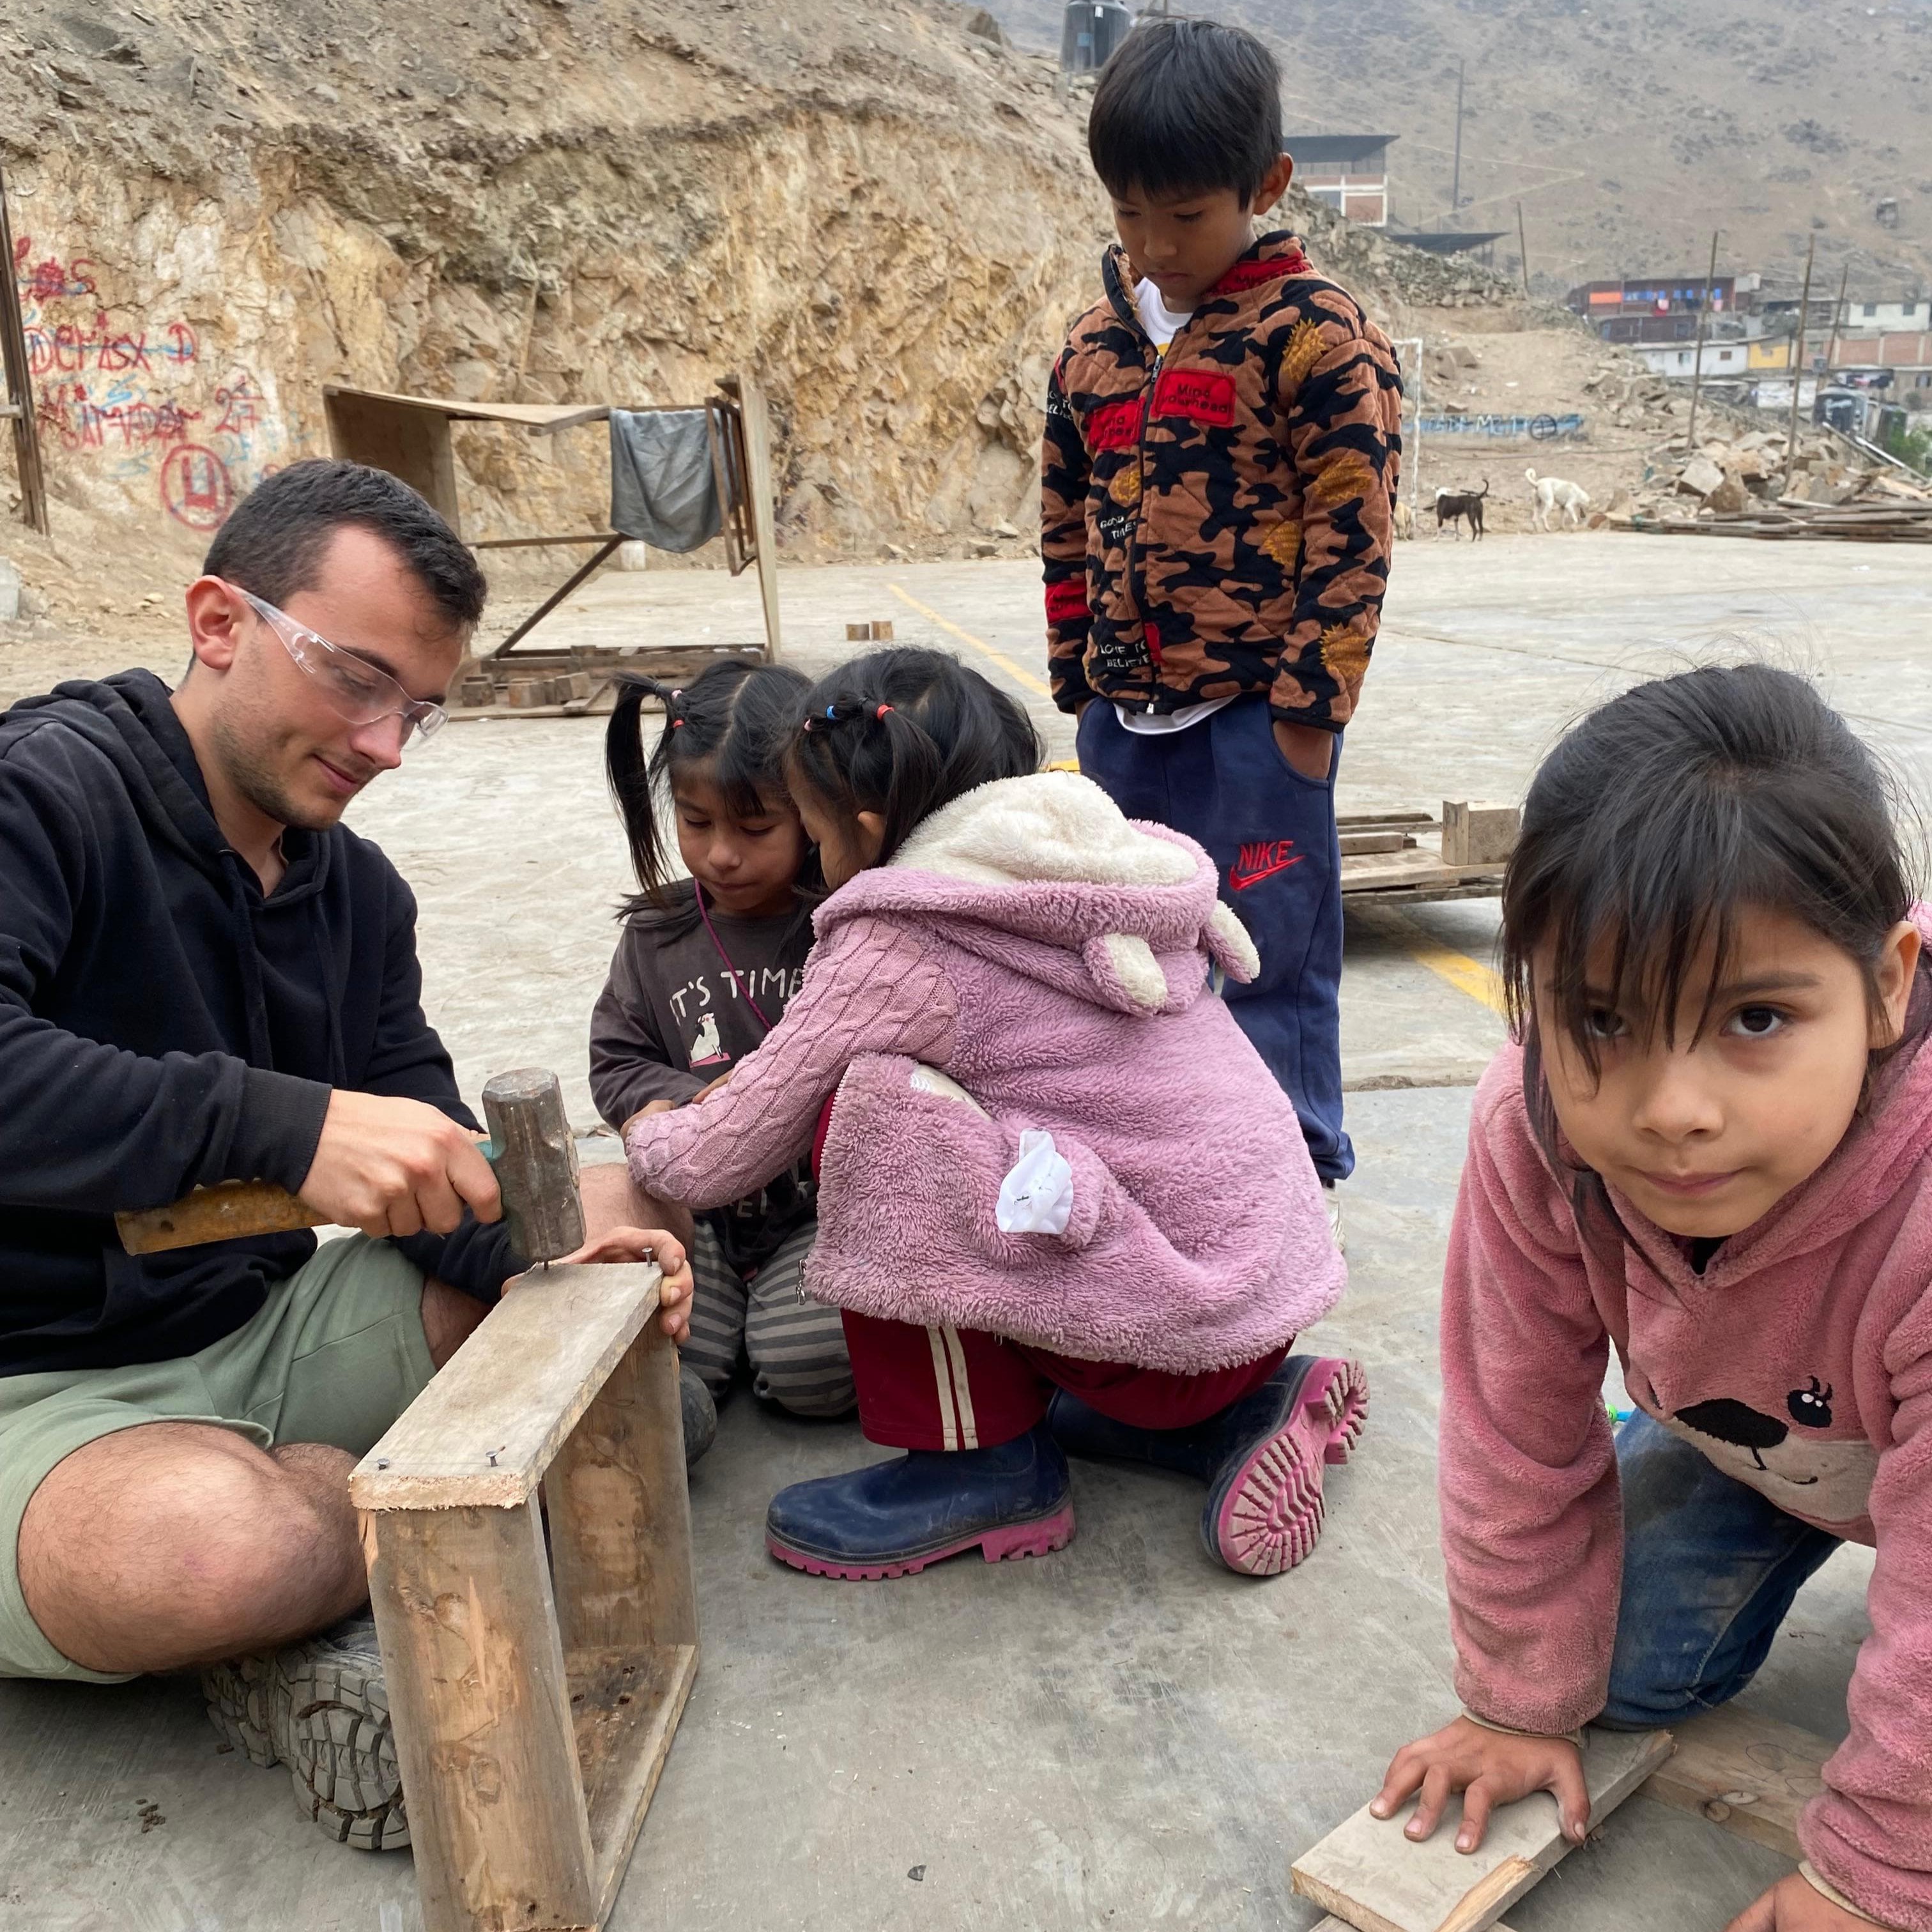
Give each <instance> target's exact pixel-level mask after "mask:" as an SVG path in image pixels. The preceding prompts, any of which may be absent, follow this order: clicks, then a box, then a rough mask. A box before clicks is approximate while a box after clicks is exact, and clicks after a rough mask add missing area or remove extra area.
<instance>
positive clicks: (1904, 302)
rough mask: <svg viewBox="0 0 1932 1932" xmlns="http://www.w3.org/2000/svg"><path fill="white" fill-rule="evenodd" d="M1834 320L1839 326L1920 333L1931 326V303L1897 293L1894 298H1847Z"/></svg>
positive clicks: (1922, 298) (1917, 297)
mask: <svg viewBox="0 0 1932 1932" xmlns="http://www.w3.org/2000/svg"><path fill="white" fill-rule="evenodd" d="M1838 323H1839V326H1841V328H1844V329H1863V330H1865V331H1867V332H1872V331H1877V332H1881V333H1882V332H1884V331H1885V330H1888V329H1903V330H1905V331H1906V332H1907V333H1909V334H1911V335H1920V334H1922V333H1923V332H1924V331H1925V330H1927V329H1932V302H1927V300H1926V299H1925V297H1924V296H1900V297H1899V298H1898V299H1897V300H1896V301H1885V300H1882V299H1881V300H1879V301H1878V302H1858V301H1848V302H1846V304H1845V308H1844V313H1843V314H1842V315H1841V316H1840V317H1839V318H1838Z"/></svg>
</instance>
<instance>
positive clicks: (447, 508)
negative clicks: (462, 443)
mask: <svg viewBox="0 0 1932 1932" xmlns="http://www.w3.org/2000/svg"><path fill="white" fill-rule="evenodd" d="M322 406H323V413H324V414H325V415H326V416H327V418H328V419H329V453H330V455H332V456H339V457H341V458H344V460H347V461H348V462H350V463H368V465H369V466H370V467H371V469H386V470H387V471H388V472H389V474H390V475H392V476H399V477H401V478H402V480H403V481H404V482H405V483H407V484H409V486H410V488H411V489H413V490H417V491H419V493H421V494H422V495H423V496H425V497H427V498H428V499H429V501H430V502H431V505H434V508H436V509H437V511H440V513H441V514H442V517H443V520H444V521H445V522H446V523H448V524H449V527H450V528H451V529H452V530H454V531H455V532H457V534H458V535H459V536H460V535H461V534H462V532H463V522H462V509H461V506H460V505H459V503H458V501H457V496H456V458H455V454H454V452H452V449H451V447H450V442H449V416H448V415H447V414H446V413H444V412H443V410H442V408H441V407H440V405H439V404H435V403H427V402H425V401H422V400H421V399H420V398H416V397H412V396H388V395H383V393H382V392H380V391H378V390H368V389H335V388H331V387H329V386H325V387H324V388H323V392H322Z"/></svg>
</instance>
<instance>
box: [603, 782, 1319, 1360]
mask: <svg viewBox="0 0 1932 1932" xmlns="http://www.w3.org/2000/svg"><path fill="white" fill-rule="evenodd" d="M814 925H815V929H816V932H817V945H816V947H814V950H813V952H812V954H811V959H810V960H809V962H808V964H807V965H806V967H805V983H804V985H803V986H802V989H801V990H800V991H799V993H798V995H796V998H794V999H793V1001H792V1002H791V1004H790V1006H789V1007H787V1009H786V1011H785V1014H784V1019H782V1020H781V1021H780V1022H779V1023H778V1025H777V1026H776V1027H775V1028H773V1029H772V1033H771V1034H770V1035H769V1037H768V1038H767V1039H766V1041H765V1042H764V1043H763V1045H762V1046H760V1048H759V1049H758V1050H757V1052H755V1053H754V1054H752V1055H750V1056H749V1057H748V1058H746V1059H745V1060H744V1061H742V1062H741V1063H740V1064H739V1067H738V1068H737V1070H736V1073H734V1074H733V1076H732V1079H731V1082H730V1085H728V1086H727V1087H725V1088H721V1089H720V1090H719V1091H718V1092H717V1093H716V1094H713V1095H712V1096H711V1097H710V1098H709V1099H707V1100H702V1101H699V1102H697V1103H694V1104H692V1105H691V1106H688V1107H685V1108H682V1109H679V1110H678V1111H677V1112H675V1113H671V1114H666V1115H655V1116H652V1118H649V1119H646V1120H642V1121H639V1122H638V1123H637V1124H636V1125H635V1126H634V1127H633V1128H632V1129H631V1132H630V1133H629V1135H628V1137H627V1143H626V1145H627V1147H628V1152H629V1154H630V1160H631V1172H632V1173H633V1174H634V1175H635V1177H636V1178H637V1181H639V1182H640V1184H642V1185H643V1186H644V1187H646V1188H648V1189H649V1190H651V1191H652V1192H653V1193H656V1194H658V1195H659V1196H662V1197H664V1198H665V1199H669V1200H673V1201H680V1202H685V1203H687V1204H688V1205H690V1206H691V1207H693V1208H708V1207H712V1206H715V1205H718V1204H719V1203H721V1202H727V1201H733V1200H736V1199H739V1197H740V1196H743V1195H745V1194H747V1193H750V1192H751V1190H754V1188H757V1187H760V1186H762V1185H763V1184H764V1183H765V1182H766V1181H769V1179H770V1178H772V1176H773V1175H775V1174H777V1173H778V1172H781V1171H782V1170H783V1169H784V1168H785V1167H786V1166H788V1165H789V1164H790V1163H792V1162H793V1161H794V1160H796V1159H797V1158H798V1157H799V1155H800V1154H802V1153H803V1152H804V1151H805V1150H806V1149H807V1148H809V1147H810V1145H811V1141H812V1136H813V1132H814V1127H815V1126H816V1124H817V1120H818V1117H819V1115H820V1112H821V1110H822V1109H823V1106H824V1103H825V1100H826V1097H827V1096H828V1095H830V1094H832V1093H834V1092H836V1094H837V1096H838V1099H837V1103H836V1105H835V1106H834V1108H833V1109H832V1116H831V1121H830V1124H829V1130H828V1131H827V1133H826V1139H825V1144H824V1150H823V1169H822V1173H821V1178H820V1193H819V1238H818V1243H817V1247H816V1248H815V1249H814V1250H813V1253H812V1256H811V1262H810V1263H809V1265H808V1271H807V1274H806V1283H807V1286H808V1288H809V1289H810V1290H811V1293H812V1294H813V1295H814V1296H816V1297H817V1298H818V1299H820V1300H821V1301H827V1302H831V1303H833V1304H836V1305H837V1306H838V1307H842V1308H850V1309H853V1310H856V1311H858V1312H859V1313H864V1314H867V1315H874V1316H882V1317H884V1318H885V1319H888V1320H892V1321H898V1322H919V1323H930V1324H941V1323H950V1324H951V1325H953V1326H955V1327H958V1328H979V1329H983V1330H987V1331H991V1332H992V1333H993V1334H998V1335H1004V1336H1007V1337H1010V1338H1011V1339H1013V1340H1016V1341H1020V1342H1025V1343H1032V1344H1034V1345H1035V1346H1039V1347H1042V1348H1046V1349H1054V1350H1055V1351H1058V1352H1060V1353H1061V1354H1064V1355H1075V1356H1080V1357H1083V1358H1087V1359H1089V1360H1093V1361H1115V1362H1125V1363H1131V1364H1135V1365H1136V1366H1139V1367H1143V1368H1150V1369H1160V1370H1169V1371H1172V1372H1174V1373H1180V1374H1196V1373H1202V1372H1205V1371H1207V1370H1215V1369H1221V1368H1226V1367H1232V1366H1233V1365H1235V1364H1238V1363H1242V1362H1247V1361H1253V1360H1255V1359H1256V1358H1258V1357H1259V1356H1261V1355H1265V1354H1266V1353H1267V1352H1269V1351H1270V1350H1271V1349H1276V1348H1278V1347H1280V1346H1282V1345H1283V1343H1286V1341H1288V1340H1289V1339H1290V1338H1291V1337H1293V1336H1294V1335H1295V1334H1298V1333H1299V1332H1300V1331H1301V1330H1302V1329H1304V1328H1307V1326H1308V1325H1309V1324H1310V1323H1311V1322H1315V1321H1316V1320H1318V1319H1319V1318H1320V1317H1321V1316H1322V1315H1324V1314H1325V1313H1327V1312H1328V1310H1329V1309H1330V1308H1331V1307H1333V1306H1334V1303H1335V1301H1336V1300H1337V1297H1338V1296H1339V1295H1340V1293H1341V1292H1342V1285H1343V1277H1344V1270H1343V1263H1342V1259H1341V1257H1340V1255H1338V1254H1337V1252H1336V1250H1335V1247H1334V1241H1332V1239H1331V1236H1330V1234H1329V1231H1328V1217H1327V1215H1326V1214H1325V1211H1324V1208H1323V1205H1322V1196H1321V1190H1320V1185H1319V1182H1318V1181H1317V1180H1316V1175H1315V1170H1314V1168H1313V1166H1312V1165H1311V1163H1310V1160H1309V1157H1308V1151H1307V1145H1306V1144H1305V1142H1304V1140H1303V1139H1302V1136H1301V1127H1300V1126H1299V1124H1298V1122H1297V1121H1296V1118H1295V1109H1294V1108H1293V1107H1292V1106H1291V1104H1290V1103H1289V1100H1288V1098H1287V1097H1286V1095H1285V1094H1283V1092H1282V1091H1281V1089H1280V1087H1278V1086H1277V1085H1276V1083H1275V1082H1274V1079H1273V1077H1272V1076H1271V1075H1270V1074H1269V1073H1268V1070H1267V1068H1266V1067H1265V1066H1264V1065H1263V1064H1262V1061H1261V1059H1260V1057H1259V1055H1257V1054H1256V1052H1255V1050H1254V1049H1253V1047H1251V1046H1250V1045H1249V1044H1248V1043H1247V1040H1246V1038H1245V1037H1244V1036H1243V1034H1242V1033H1241V1029H1240V1028H1238V1026H1236V1025H1235V1022H1234V1020H1233V1019H1232V1016H1230V1015H1229V1012H1228V1010H1227V1008H1226V1006H1225V1005H1224V1004H1223V1003H1222V1001H1220V999H1219V998H1216V997H1215V996H1214V995H1212V994H1211V992H1209V991H1208V986H1207V979H1208V968H1209V965H1210V962H1213V963H1214V964H1216V965H1219V966H1220V967H1221V968H1223V970H1224V971H1226V972H1227V973H1229V974H1230V975H1231V976H1232V977H1235V978H1236V979H1238V980H1246V979H1247V978H1249V977H1251V976H1252V974H1253V971H1254V970H1255V965H1256V957H1255V952H1254V948H1253V944H1252V942H1251V941H1250V939H1249V938H1248V935H1247V932H1245V930H1244V929H1243V928H1242V926H1241V923H1240V922H1239V921H1238V919H1236V918H1235V916H1234V914H1233V913H1232V912H1231V911H1230V910H1229V909H1228V908H1227V907H1225V906H1223V904H1221V903H1220V901H1219V899H1218V898H1217V880H1216V876H1215V872H1214V866H1213V865H1212V863H1211V862H1210V860H1209V859H1208V856H1207V854H1206V853H1204V852H1203V851H1202V850H1201V848H1200V847H1199V846H1198V845H1196V844H1194V843H1193V841H1192V840H1190V839H1187V838H1182V837H1181V836H1180V835H1178V833H1175V832H1169V831H1168V830H1166V829H1164V828H1163V827H1161V826H1154V825H1142V824H1139V823H1130V821H1129V820H1127V819H1126V818H1124V817H1122V816H1121V813H1120V811H1119V810H1118V808H1117V807H1116V806H1115V805H1114V804H1113V802H1112V801H1111V800H1110V799H1109V798H1108V797H1107V796H1106V793H1104V792H1103V791H1102V790H1100V787H1098V786H1097V785H1096V784H1094V783H1093V782H1092V781H1091V780H1089V779H1087V778H1079V777H1076V776H1075V775H1073V774H1072V773H1070V772H1041V773H1039V774H1037V775H1034V776H1033V777H1030V778H1009V779H1005V780H1002V781H1000V782H998V783H997V784H989V785H983V786H982V787H980V788H979V789H978V790H975V791H972V792H969V793H967V794H966V795H965V796H964V797H962V798H959V799H956V800H955V801H954V802H953V803H952V804H951V805H948V806H947V807H945V808H944V809H943V810H941V811H937V812H935V813H934V814H932V817H929V818H928V819H927V820H926V821H925V822H924V823H922V825H921V826H919V828H918V829H917V830H916V832H914V833H913V836H912V837H911V838H910V839H908V840H907V841H906V843H905V844H904V847H901V850H900V851H899V853H898V854H897V856H895V858H894V859H893V861H892V863H891V864H890V865H886V866H883V867H879V868H874V870H871V871H865V872H862V873H861V874H859V876H858V877H856V878H854V879H853V880H850V882H849V883H847V884H846V885H844V886H842V887H841V889H839V890H838V892H835V893H834V894H833V895H832V897H831V898H829V900H827V901H826V903H825V904H824V905H823V906H822V907H820V909H819V911H818V913H817V918H816V920H815V922H814ZM922 1065H923V1066H924V1067H932V1068H937V1069H938V1070H941V1072H943V1073H944V1074H945V1075H946V1076H949V1078H948V1079H945V1080H938V1079H933V1078H932V1076H930V1075H929V1074H927V1073H922V1071H921V1067H922ZM955 1083H956V1086H957V1087H958V1088H963V1089H964V1090H965V1092H964V1093H963V1094H960V1093H957V1092H953V1091H948V1090H949V1088H950V1087H951V1086H953V1085H954V1084H955ZM968 1095H970V1096H971V1100H968V1099H967V1096H968ZM974 1102H977V1106H976V1105H974V1104H973V1103H974ZM1028 1128H1044V1129H1046V1130H1047V1131H1048V1132H1049V1133H1051V1134H1052V1136H1053V1137H1054V1140H1055V1144H1056V1145H1057V1146H1058V1149H1059V1151H1060V1152H1061V1154H1063V1155H1064V1156H1065V1157H1066V1158H1067V1160H1069V1161H1070V1163H1071V1164H1072V1166H1073V1218H1072V1220H1071V1221H1070V1223H1069V1225H1068V1226H1067V1230H1066V1232H1065V1233H1064V1234H1063V1235H1007V1234H1003V1233H1001V1232H1000V1229H999V1228H998V1225H997V1223H996V1222H995V1205H996V1203H997V1201H998V1196H999V1192H1000V1184H1001V1180H1002V1178H1004V1175H1005V1174H1006V1173H1007V1170H1008V1169H1010V1167H1011V1166H1013V1163H1014V1161H1015V1160H1016V1158H1017V1156H1018V1152H1019V1137H1020V1135H1021V1133H1022V1131H1023V1130H1026V1129H1028Z"/></svg>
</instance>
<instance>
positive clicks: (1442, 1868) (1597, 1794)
mask: <svg viewBox="0 0 1932 1932" xmlns="http://www.w3.org/2000/svg"><path fill="white" fill-rule="evenodd" d="M1585 1735H1586V1746H1585V1749H1584V1753H1583V1776H1584V1779H1585V1781H1586V1783H1587V1784H1588V1785H1589V1790H1590V1822H1591V1823H1592V1826H1595V1825H1596V1824H1598V1823H1600V1822H1601V1820H1603V1819H1604V1818H1605V1817H1607V1816H1608V1815H1609V1814H1610V1813H1611V1812H1612V1811H1615V1810H1616V1808H1617V1806H1618V1805H1620V1804H1622V1802H1623V1801H1624V1800H1625V1799H1626V1798H1628V1796H1630V1794H1631V1793H1632V1792H1633V1791H1634V1790H1636V1789H1637V1787H1638V1786H1639V1785H1640V1784H1642V1783H1643V1781H1644V1780H1645V1779H1646V1778H1648V1777H1649V1775H1651V1773H1652V1772H1654V1771H1655V1769H1657V1767H1658V1765H1660V1764H1661V1763H1663V1761H1664V1759H1665V1758H1667V1757H1669V1755H1670V1733H1669V1732H1668V1731H1642V1732H1626V1731H1598V1730H1592V1731H1589V1732H1587V1733H1586V1734H1585ZM1408 1815H1409V1808H1405V1810H1404V1811H1403V1812H1401V1813H1400V1814H1397V1816H1396V1817H1393V1818H1389V1819H1386V1820H1385V1819H1378V1818H1374V1817H1371V1816H1370V1813H1369V1808H1368V1807H1367V1805H1364V1806H1363V1808H1361V1811H1358V1812H1357V1813H1356V1814H1355V1816H1354V1817H1352V1818H1350V1819H1349V1820H1346V1822H1345V1823H1343V1824H1341V1825H1340V1826H1337V1828H1336V1829H1334V1831H1333V1832H1330V1833H1329V1835H1328V1837H1327V1838H1324V1839H1323V1840H1322V1842H1321V1843H1319V1845H1316V1846H1313V1848H1312V1849H1310V1850H1308V1851H1307V1852H1304V1853H1303V1854H1302V1855H1301V1857H1300V1858H1298V1859H1297V1860H1296V1861H1295V1864H1294V1867H1293V1868H1292V1873H1291V1876H1292V1879H1293V1882H1294V1888H1295V1892H1296V1893H1297V1894H1298V1896H1300V1897H1304V1898H1312V1899H1313V1900H1314V1901H1315V1902H1316V1904H1317V1905H1319V1906H1322V1907H1323V1908H1324V1909H1325V1910H1327V1911H1329V1912H1334V1914H1336V1915H1337V1917H1339V1918H1342V1919H1343V1920H1344V1921H1346V1923H1347V1924H1350V1925H1352V1926H1355V1927H1358V1928H1359V1932H1483V1928H1484V1927H1491V1926H1493V1925H1494V1924H1496V1921H1497V1919H1498V1918H1500V1917H1501V1916H1502V1914H1503V1912H1505V1911H1507V1910H1508V1908H1509V1907H1510V1906H1511V1905H1512V1904H1514V1903H1515V1901H1516V1900H1517V1899H1519V1898H1520V1897H1522V1896H1523V1894H1524V1893H1525V1892H1526V1891H1529V1888H1531V1886H1532V1885H1535V1882H1537V1880H1538V1879H1540V1878H1541V1877H1542V1876H1543V1875H1544V1873H1545V1872H1547V1871H1548V1870H1550V1868H1551V1867H1553V1866H1554V1865H1555V1864H1556V1863H1557V1862H1558V1861H1559V1859H1561V1858H1563V1857H1564V1856H1565V1854H1566V1853H1568V1852H1570V1851H1571V1849H1573V1847H1572V1846H1571V1843H1570V1841H1569V1840H1568V1839H1567V1838H1565V1837H1564V1835H1563V1833H1562V1828H1561V1826H1559V1823H1558V1820H1557V1811H1556V1800H1555V1799H1553V1798H1552V1797H1550V1795H1549V1794H1548V1793H1547V1792H1537V1793H1533V1794H1532V1796H1529V1797H1528V1798H1526V1799H1523V1801H1522V1802H1521V1803H1520V1804H1517V1805H1506V1806H1505V1807H1504V1808H1502V1810H1500V1811H1497V1812H1496V1814H1494V1815H1493V1817H1491V1819H1490V1829H1489V1833H1488V1835H1487V1837H1486V1838H1484V1841H1483V1846H1482V1849H1481V1850H1480V1851H1477V1852H1470V1853H1468V1854H1465V1853H1463V1852H1459V1851H1457V1849H1456V1828H1457V1825H1458V1824H1459V1823H1460V1822H1461V1819H1462V1815H1463V1812H1462V1804H1461V1801H1460V1799H1457V1800H1454V1801H1452V1802H1451V1804H1450V1805H1449V1807H1448V1810H1447V1811H1445V1812H1444V1814H1443V1816H1442V1823H1440V1824H1439V1825H1438V1826H1436V1831H1435V1833H1434V1835H1433V1836H1432V1837H1431V1838H1429V1839H1428V1840H1427V1841H1426V1842H1424V1843H1421V1844H1419V1845H1418V1844H1413V1843H1411V1842H1410V1841H1409V1840H1408V1839H1406V1838H1404V1837H1403V1835H1402V1828H1403V1823H1404V1822H1405V1821H1406V1818H1407V1817H1408Z"/></svg>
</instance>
